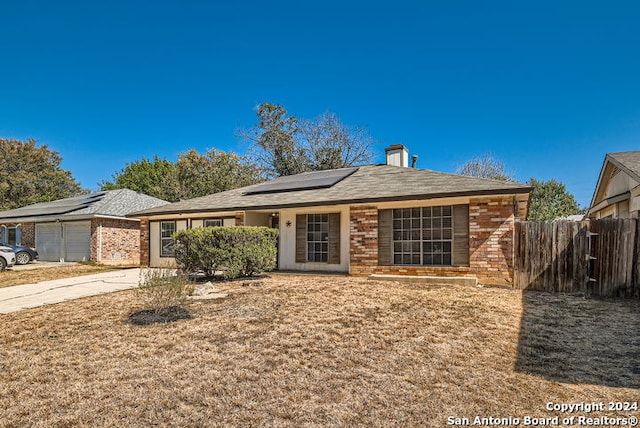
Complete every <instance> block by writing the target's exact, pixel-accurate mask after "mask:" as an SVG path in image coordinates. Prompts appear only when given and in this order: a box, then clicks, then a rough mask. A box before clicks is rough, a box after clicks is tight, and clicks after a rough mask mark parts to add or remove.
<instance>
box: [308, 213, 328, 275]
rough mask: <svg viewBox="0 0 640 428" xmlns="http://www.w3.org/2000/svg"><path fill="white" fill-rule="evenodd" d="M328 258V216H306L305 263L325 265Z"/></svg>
mask: <svg viewBox="0 0 640 428" xmlns="http://www.w3.org/2000/svg"><path fill="white" fill-rule="evenodd" d="M328 256H329V215H328V214H308V215H307V261H309V262H322V263H326V262H327V260H328Z"/></svg>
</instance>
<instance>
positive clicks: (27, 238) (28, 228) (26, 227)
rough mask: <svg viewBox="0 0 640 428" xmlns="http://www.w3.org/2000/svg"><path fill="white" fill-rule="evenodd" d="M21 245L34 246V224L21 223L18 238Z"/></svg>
mask: <svg viewBox="0 0 640 428" xmlns="http://www.w3.org/2000/svg"><path fill="white" fill-rule="evenodd" d="M20 242H21V245H23V246H25V247H31V248H35V247H36V224H35V223H33V222H31V223H22V238H21V239H20Z"/></svg>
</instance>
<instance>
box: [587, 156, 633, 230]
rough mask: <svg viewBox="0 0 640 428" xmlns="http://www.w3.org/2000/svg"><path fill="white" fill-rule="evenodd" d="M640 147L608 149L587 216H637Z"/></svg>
mask: <svg viewBox="0 0 640 428" xmlns="http://www.w3.org/2000/svg"><path fill="white" fill-rule="evenodd" d="M638 210H640V151H634V152H619V153H608V154H607V155H606V157H605V159H604V163H603V165H602V169H601V170H600V177H598V184H597V185H596V190H595V192H594V193H593V198H592V200H591V207H590V208H589V212H588V214H587V216H588V217H589V218H596V219H597V218H638Z"/></svg>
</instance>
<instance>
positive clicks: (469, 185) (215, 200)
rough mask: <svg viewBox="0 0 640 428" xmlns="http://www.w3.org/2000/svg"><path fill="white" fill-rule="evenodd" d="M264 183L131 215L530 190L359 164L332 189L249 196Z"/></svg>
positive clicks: (434, 173)
mask: <svg viewBox="0 0 640 428" xmlns="http://www.w3.org/2000/svg"><path fill="white" fill-rule="evenodd" d="M310 174H315V173H313V172H311V173H304V174H299V175H298V176H289V177H286V178H285V177H282V178H280V179H278V178H276V179H275V180H273V182H277V181H278V180H285V179H286V180H291V179H292V177H298V178H299V179H300V180H309V175H310ZM263 184H264V183H262V184H255V185H252V186H247V187H242V188H239V189H233V190H228V191H225V192H220V193H214V194H212V195H208V196H203V197H200V198H194V199H189V200H185V201H180V202H176V203H173V204H168V205H163V206H160V207H155V208H151V209H148V210H143V211H139V212H136V213H133V214H130V215H131V216H136V217H144V216H149V215H156V214H173V213H186V212H200V211H233V210H247V209H275V208H288V207H301V206H319V205H339V204H349V203H367V202H381V201H394V200H411V199H430V198H441V197H450V196H467V195H469V196H470V195H488V194H516V193H517V194H526V193H529V192H530V191H531V188H530V187H526V186H523V185H522V184H518V183H508V182H503V181H497V180H488V179H482V178H474V177H467V176H462V175H455V174H447V173H442V172H436V171H431V170H427V169H415V168H404V167H396V166H389V165H365V166H361V167H359V168H358V170H357V171H356V172H355V173H353V174H351V175H349V176H348V177H346V178H344V179H343V180H341V181H340V182H338V183H337V184H335V185H333V186H331V187H328V188H318V189H305V190H293V191H290V192H279V193H259V194H247V192H251V190H252V189H254V188H256V187H259V186H262V185H263Z"/></svg>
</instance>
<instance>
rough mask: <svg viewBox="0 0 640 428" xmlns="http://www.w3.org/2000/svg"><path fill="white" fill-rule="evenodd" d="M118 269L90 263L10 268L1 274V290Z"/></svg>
mask: <svg viewBox="0 0 640 428" xmlns="http://www.w3.org/2000/svg"><path fill="white" fill-rule="evenodd" d="M118 269H120V268H118V267H114V266H102V265H96V264H89V263H78V264H73V265H67V266H60V267H46V268H45V267H43V268H37V269H29V270H12V269H11V268H10V269H9V270H6V271H4V272H0V288H2V287H10V286H13V285H21V284H33V283H38V282H42V281H49V280H53V279H63V278H71V277H74V276H82V275H91V274H94V273H100V272H109V271H114V270H118Z"/></svg>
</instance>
